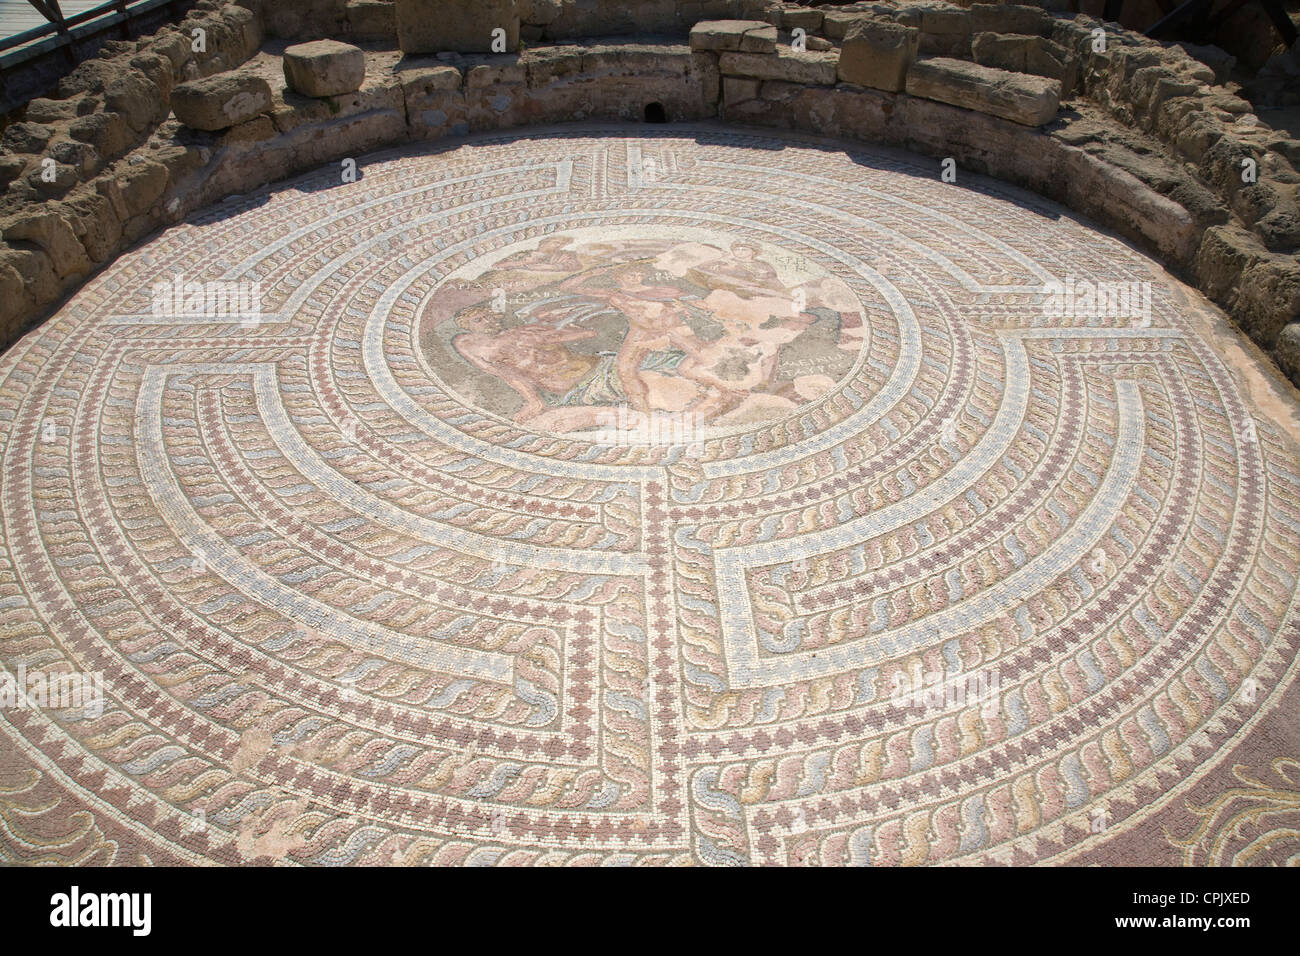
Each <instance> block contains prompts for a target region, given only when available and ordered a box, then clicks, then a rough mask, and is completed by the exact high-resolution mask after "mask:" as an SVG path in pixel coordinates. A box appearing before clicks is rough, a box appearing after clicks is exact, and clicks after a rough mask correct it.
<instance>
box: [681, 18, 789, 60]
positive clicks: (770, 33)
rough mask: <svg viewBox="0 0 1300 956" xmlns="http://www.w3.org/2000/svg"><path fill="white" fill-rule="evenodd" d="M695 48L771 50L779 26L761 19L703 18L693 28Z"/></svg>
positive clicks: (743, 50) (692, 47)
mask: <svg viewBox="0 0 1300 956" xmlns="http://www.w3.org/2000/svg"><path fill="white" fill-rule="evenodd" d="M691 49H692V50H717V51H724V50H732V51H739V52H741V53H771V52H773V51H774V50H776V27H774V26H772V25H771V24H770V23H764V22H763V21H761V20H701V21H700V22H699V23H697V24H695V26H694V27H692V28H691Z"/></svg>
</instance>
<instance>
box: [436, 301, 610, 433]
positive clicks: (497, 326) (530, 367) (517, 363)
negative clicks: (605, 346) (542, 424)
mask: <svg viewBox="0 0 1300 956" xmlns="http://www.w3.org/2000/svg"><path fill="white" fill-rule="evenodd" d="M456 321H457V323H458V324H459V325H460V327H461V328H463V329H465V331H464V332H463V333H462V334H460V335H457V336H456V337H455V338H454V339H453V340H452V345H453V346H454V347H455V349H456V351H457V352H459V353H460V354H461V355H462V356H463V357H464V358H465V359H466V360H467V361H468V362H470V363H471V364H472V365H474V367H475V368H478V369H480V370H481V371H484V372H487V373H489V374H491V375H496V376H498V377H499V378H500V379H501V380H502V381H504V382H505V383H506V384H507V385H509V386H510V387H511V388H513V389H514V390H515V391H516V392H518V393H519V395H520V396H521V397H522V398H523V400H524V404H523V407H522V408H520V409H519V412H518V413H517V414H516V415H515V421H518V422H524V421H527V420H528V419H530V418H533V417H535V416H537V415H539V414H541V413H542V412H544V411H546V409H547V403H546V401H545V400H544V399H543V397H542V395H541V392H542V391H546V392H550V393H552V394H559V395H563V394H564V393H566V392H568V391H569V390H570V389H572V388H573V387H574V385H576V384H577V383H578V381H579V380H581V379H582V377H583V376H584V375H586V374H587V373H588V372H590V371H591V370H592V368H593V367H594V366H595V364H596V361H597V360H596V358H595V357H594V356H590V355H579V354H575V353H573V352H572V351H570V350H569V349H568V348H566V347H565V344H564V343H566V342H576V341H580V340H582V339H588V338H591V337H592V336H594V335H595V334H596V332H595V331H594V330H592V329H586V328H582V327H580V326H574V327H570V328H556V327H555V326H554V325H551V324H545V323H543V324H536V325H518V326H515V327H513V328H504V327H503V322H502V317H501V316H500V315H499V314H497V313H496V312H494V311H493V310H492V309H491V308H487V307H484V306H472V307H470V308H468V309H464V310H462V311H461V312H459V313H457V315H456Z"/></svg>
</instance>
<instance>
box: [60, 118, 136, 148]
mask: <svg viewBox="0 0 1300 956" xmlns="http://www.w3.org/2000/svg"><path fill="white" fill-rule="evenodd" d="M68 135H69V136H71V137H72V138H73V139H76V140H80V141H81V142H83V143H89V144H90V145H91V146H92V147H94V149H95V152H97V153H98V154H99V155H100V156H101V157H103V158H104V159H112V158H113V157H115V156H120V155H121V154H122V153H124V152H125V151H126V149H127V147H128V146H129V145H130V144H131V134H130V132H129V131H128V130H127V128H126V120H124V119H122V117H121V116H120V115H118V114H117V113H104V112H99V113H91V114H90V115H88V116H81V117H78V118H77V119H75V120H73V121H72V123H71V124H70V125H69V126H68Z"/></svg>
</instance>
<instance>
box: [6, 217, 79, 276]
mask: <svg viewBox="0 0 1300 956" xmlns="http://www.w3.org/2000/svg"><path fill="white" fill-rule="evenodd" d="M55 205H57V204H55ZM0 233H2V234H3V235H4V239H5V242H8V243H14V242H20V241H26V242H31V243H33V244H35V245H37V246H39V247H40V248H41V250H42V251H43V252H44V253H45V254H46V255H47V256H49V257H50V262H51V263H52V264H53V266H54V271H55V272H56V273H57V274H58V275H59V276H60V277H63V276H79V275H84V274H85V273H86V272H89V271H90V260H89V259H88V258H87V256H86V249H85V247H84V246H82V244H81V243H80V242H78V241H77V234H76V233H75V232H73V231H72V227H71V226H70V225H68V222H67V220H66V219H64V218H63V217H62V216H60V215H58V213H57V212H55V211H54V210H53V209H25V210H22V211H20V212H17V213H15V214H13V215H12V216H9V217H7V218H5V219H4V220H0Z"/></svg>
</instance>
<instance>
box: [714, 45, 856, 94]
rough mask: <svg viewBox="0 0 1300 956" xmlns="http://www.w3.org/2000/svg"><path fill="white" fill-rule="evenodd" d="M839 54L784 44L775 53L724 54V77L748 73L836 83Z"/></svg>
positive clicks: (721, 63)
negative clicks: (802, 50)
mask: <svg viewBox="0 0 1300 956" xmlns="http://www.w3.org/2000/svg"><path fill="white" fill-rule="evenodd" d="M839 59H840V56H839V54H838V53H835V52H829V53H814V52H812V51H808V52H804V53H796V52H795V51H794V50H791V49H788V48H786V47H781V48H780V49H778V50H777V51H776V53H775V54H772V53H723V54H722V56H721V57H720V58H719V67H720V69H721V71H722V74H723V75H724V76H748V77H752V78H754V79H758V80H786V81H788V82H791V83H812V84H818V85H822V86H832V85H834V83H835V80H836V75H835V74H836V69H837V67H838V65H839Z"/></svg>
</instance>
